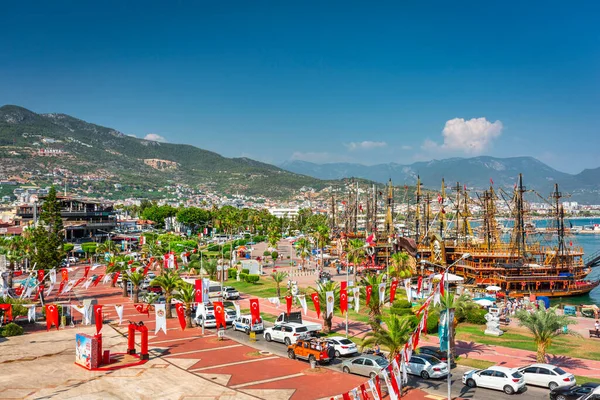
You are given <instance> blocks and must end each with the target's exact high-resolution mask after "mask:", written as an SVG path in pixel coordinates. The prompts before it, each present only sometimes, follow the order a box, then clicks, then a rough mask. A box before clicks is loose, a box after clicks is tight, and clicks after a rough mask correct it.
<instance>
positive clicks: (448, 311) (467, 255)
mask: <svg viewBox="0 0 600 400" xmlns="http://www.w3.org/2000/svg"><path fill="white" fill-rule="evenodd" d="M470 257H471V254H470V253H464V254H463V255H462V256H460V258H459V259H458V260H456V261H454V262H453V263H452V264H450V265H448V266H447V267H444V266H443V265H439V264H435V263H432V262H431V261H428V260H421V261H420V262H421V264H429V265H432V266H434V267H440V268H442V269H444V272H442V279H443V280H444V282H443V285H444V291H445V292H446V296H448V298H450V292H449V291H450V285H449V279H448V273H449V271H450V268H452V267H454V266H455V265H456V264H458V263H459V262H460V261H462V260H465V259H467V258H470ZM440 289H441V288H440ZM451 311H452V310H451V309H449V308H448V304H446V332H447V333H446V335H448V346H446V347H447V349H446V351H447V353H446V358H447V360H448V376H447V378H446V379H447V383H448V400H451V399H452V380H451V379H450V378H451V375H452V374H451V373H450V371H451V369H452V368H451V363H452V359H451V357H452V354H451V351H450V314H451ZM440 344H441V343H440Z"/></svg>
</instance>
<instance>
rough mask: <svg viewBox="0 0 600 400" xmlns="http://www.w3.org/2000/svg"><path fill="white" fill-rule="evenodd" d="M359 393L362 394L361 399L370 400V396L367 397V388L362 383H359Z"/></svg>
mask: <svg viewBox="0 0 600 400" xmlns="http://www.w3.org/2000/svg"><path fill="white" fill-rule="evenodd" d="M360 395H361V396H362V400H371V398H370V397H369V393H367V388H366V386H365V384H364V383H363V384H362V385H360Z"/></svg>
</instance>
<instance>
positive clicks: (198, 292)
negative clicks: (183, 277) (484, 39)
mask: <svg viewBox="0 0 600 400" xmlns="http://www.w3.org/2000/svg"><path fill="white" fill-rule="evenodd" d="M194 301H195V302H196V303H202V302H203V300H202V279H196V280H195V281H194Z"/></svg>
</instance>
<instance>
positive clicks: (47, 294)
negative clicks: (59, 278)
mask: <svg viewBox="0 0 600 400" xmlns="http://www.w3.org/2000/svg"><path fill="white" fill-rule="evenodd" d="M53 289H54V283H50V286H48V290H47V291H46V297H49V296H50V293H52V290H53Z"/></svg>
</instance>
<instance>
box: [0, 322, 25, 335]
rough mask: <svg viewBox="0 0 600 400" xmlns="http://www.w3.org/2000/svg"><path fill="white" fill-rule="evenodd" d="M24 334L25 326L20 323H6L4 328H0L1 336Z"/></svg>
mask: <svg viewBox="0 0 600 400" xmlns="http://www.w3.org/2000/svg"><path fill="white" fill-rule="evenodd" d="M22 334H23V327H22V326H20V325H17V324H15V323H14V322H11V323H10V324H8V325H5V326H4V327H3V328H2V330H0V336H4V337H9V336H19V335H22Z"/></svg>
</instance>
